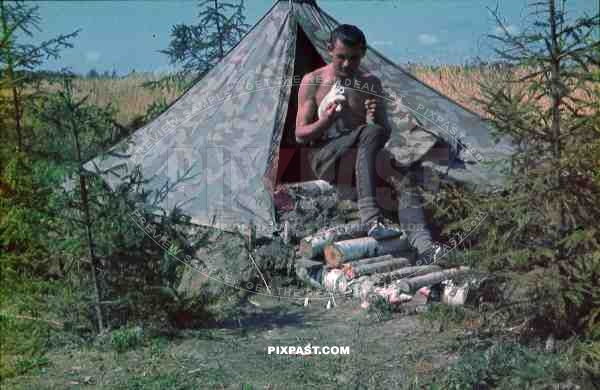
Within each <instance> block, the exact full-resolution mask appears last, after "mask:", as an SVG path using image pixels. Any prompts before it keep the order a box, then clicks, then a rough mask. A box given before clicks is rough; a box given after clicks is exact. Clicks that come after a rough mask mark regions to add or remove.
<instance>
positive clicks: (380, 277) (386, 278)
mask: <svg viewBox="0 0 600 390" xmlns="http://www.w3.org/2000/svg"><path fill="white" fill-rule="evenodd" d="M441 269H442V268H441V267H440V266H439V265H417V266H413V267H404V268H400V269H397V270H394V271H391V272H385V273H381V274H377V275H373V276H372V277H371V278H372V280H373V283H375V284H382V283H390V282H393V281H398V280H400V279H404V278H407V277H413V276H417V275H424V274H429V273H431V272H437V271H440V270H441Z"/></svg>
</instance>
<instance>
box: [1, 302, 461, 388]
mask: <svg viewBox="0 0 600 390" xmlns="http://www.w3.org/2000/svg"><path fill="white" fill-rule="evenodd" d="M250 300H251V301H252V304H250V303H248V304H246V305H245V306H244V308H243V311H242V312H243V314H242V315H240V316H239V317H238V318H233V319H228V320H225V321H222V322H220V323H215V324H213V326H211V327H210V328H206V329H196V330H189V331H183V332H181V333H180V334H179V335H178V336H177V337H175V338H171V339H167V338H161V337H154V338H147V339H146V340H145V342H144V343H143V345H140V346H139V347H137V348H135V349H133V350H129V351H127V352H124V353H117V352H115V351H114V350H111V349H110V348H105V347H102V346H101V345H100V346H99V345H90V346H87V347H84V348H82V347H81V346H73V348H72V349H71V348H61V349H57V350H53V351H51V352H50V353H48V354H47V355H46V356H47V357H48V359H49V364H48V365H46V366H45V367H43V368H41V369H39V370H37V371H36V370H34V371H32V372H30V373H29V374H28V375H26V376H20V377H18V378H14V379H13V380H12V381H7V382H5V386H7V387H6V388H14V389H31V388H36V389H50V388H52V389H54V388H80V387H81V388H83V387H85V388H106V389H108V388H110V389H115V388H116V389H204V388H206V389H240V388H242V389H315V388H318V389H340V388H352V389H391V388H398V389H402V388H410V386H415V385H417V386H418V385H419V383H422V381H423V380H424V379H425V378H427V377H428V376H430V375H431V374H432V371H433V370H434V369H435V368H439V367H442V366H444V365H447V364H449V363H450V362H451V361H452V360H453V359H455V358H456V356H455V355H454V354H453V353H449V352H447V351H448V349H449V348H450V347H451V342H452V340H453V339H454V340H455V339H456V336H458V335H459V331H458V330H444V331H443V332H440V329H439V328H438V327H437V326H433V325H432V324H431V323H427V322H424V321H422V320H420V317H419V316H418V315H415V314H414V310H407V312H408V313H391V314H389V315H388V317H386V318H385V319H383V318H382V316H380V315H379V314H378V313H377V312H376V311H371V312H369V311H368V310H364V309H361V308H360V307H359V305H358V303H357V302H356V301H352V300H347V301H340V300H339V299H338V301H337V303H338V305H337V306H336V307H334V308H331V309H329V310H327V309H326V307H325V305H326V304H325V301H313V302H311V303H310V304H309V306H308V307H304V306H303V302H302V301H291V300H289V299H281V300H277V299H273V298H271V297H266V296H254V297H252V298H251V299H250ZM390 316H391V317H390ZM308 344H310V345H311V346H348V347H350V353H349V354H348V355H314V354H313V355H305V356H300V355H298V356H292V355H277V354H268V353H267V348H268V347H269V346H302V347H304V346H307V345H308ZM413 388H414V387H413Z"/></svg>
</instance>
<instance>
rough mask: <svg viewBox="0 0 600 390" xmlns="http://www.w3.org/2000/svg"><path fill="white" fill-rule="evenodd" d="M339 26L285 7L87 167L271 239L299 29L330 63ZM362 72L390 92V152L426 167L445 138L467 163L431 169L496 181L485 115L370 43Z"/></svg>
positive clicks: (206, 218) (305, 7) (200, 219)
mask: <svg viewBox="0 0 600 390" xmlns="http://www.w3.org/2000/svg"><path fill="white" fill-rule="evenodd" d="M336 25H338V23H337V22H336V21H335V20H334V19H333V18H331V17H330V16H328V15H326V14H325V13H324V12H323V11H322V10H321V9H320V8H318V7H317V6H316V4H315V3H314V2H313V1H306V0H304V1H301V0H294V1H292V2H290V1H289V0H281V1H277V2H276V3H275V4H274V5H273V7H272V8H271V9H270V11H269V12H268V13H267V14H266V15H265V16H263V18H262V19H261V20H259V22H258V23H257V24H256V25H254V26H253V27H252V29H251V30H250V31H249V33H248V34H247V35H246V36H245V37H244V38H243V39H242V40H241V41H240V42H239V44H238V45H237V46H236V47H234V48H233V49H232V50H231V51H230V52H229V53H228V54H227V55H226V57H225V58H224V59H223V60H221V62H220V63H219V64H218V65H217V66H215V67H214V68H213V69H212V70H211V71H210V72H209V73H208V74H207V75H206V76H205V77H204V78H203V79H202V80H201V81H200V82H198V83H197V84H196V85H194V86H193V87H192V88H191V89H190V90H188V91H187V92H186V93H185V94H184V95H183V96H181V97H180V98H179V99H178V100H177V101H176V102H175V103H174V104H172V105H171V106H170V107H169V108H168V109H167V110H166V111H165V112H164V113H162V114H161V115H160V116H159V117H158V118H156V119H155V120H154V121H152V122H151V123H149V124H148V125H146V126H145V127H143V128H141V129H139V130H137V131H136V132H135V133H134V134H133V135H131V136H130V137H129V138H128V139H126V140H123V141H122V142H120V143H119V144H117V145H116V146H114V147H113V148H112V149H111V150H110V151H109V152H108V153H106V154H105V155H102V156H98V157H96V158H94V159H93V160H91V161H89V162H88V163H86V165H85V168H86V169H88V170H90V171H93V172H97V173H100V174H102V175H103V177H104V178H105V179H106V181H107V183H108V184H109V185H110V186H111V187H112V188H115V187H116V186H117V185H118V184H119V183H120V182H121V180H122V177H123V176H124V175H127V174H129V173H131V172H132V170H133V168H134V167H135V166H136V165H138V166H139V167H140V169H141V172H142V174H143V177H144V178H145V179H149V180H148V182H147V184H145V187H144V189H145V190H146V191H151V190H157V189H159V188H163V187H164V186H165V185H167V186H174V187H173V188H172V189H171V191H170V192H169V195H168V196H167V198H166V200H165V201H164V202H163V203H162V204H161V205H160V206H161V207H162V208H164V209H166V210H172V209H173V208H175V207H177V208H179V209H180V210H181V211H182V212H183V213H185V214H187V215H189V216H191V217H192V221H193V222H195V223H197V224H202V225H211V226H215V227H219V228H221V229H224V230H234V229H235V228H236V227H239V226H243V225H244V224H247V223H253V224H255V225H256V228H257V234H258V235H266V236H270V235H271V234H272V233H273V232H275V231H276V230H277V226H276V216H275V209H274V203H273V200H272V197H271V195H270V193H272V191H273V189H274V188H275V185H276V184H277V183H274V181H275V180H274V177H276V176H275V175H276V172H277V164H278V152H279V145H280V142H281V137H282V132H283V127H284V123H285V118H286V114H287V107H288V101H289V97H290V93H291V83H292V82H294V83H298V82H299V80H293V70H294V68H293V66H294V52H295V45H296V36H297V29H298V28H302V29H303V30H304V32H305V33H306V35H307V36H308V38H309V40H310V41H311V43H312V44H313V45H314V46H315V48H316V49H317V51H318V52H319V54H320V55H321V56H322V57H323V58H324V59H325V60H326V61H328V60H329V58H328V53H327V50H326V41H327V40H328V39H329V34H330V31H331V30H332V29H333V28H335V26H336ZM363 67H364V69H365V70H368V71H371V72H372V73H374V74H375V75H376V76H378V77H379V78H380V79H381V81H382V84H383V86H384V89H385V91H386V101H387V109H388V115H389V119H390V122H391V126H392V137H391V139H390V141H389V143H388V145H387V148H388V149H389V150H390V151H391V152H392V153H393V154H394V156H395V157H396V158H397V159H398V160H399V161H400V162H402V163H410V162H414V161H417V160H418V159H420V158H422V157H423V156H424V155H425V154H426V153H427V152H428V151H429V150H430V149H431V148H432V147H433V145H434V144H435V143H436V142H437V141H438V140H441V141H445V143H446V144H447V145H448V147H449V149H450V150H451V152H452V156H453V157H456V161H459V162H460V163H459V164H458V165H456V164H454V165H453V166H452V168H453V169H448V162H447V161H446V162H437V161H433V162H428V163H429V164H430V167H431V168H432V169H434V170H436V171H438V172H441V173H443V174H445V175H448V177H450V178H454V179H456V180H459V181H461V182H466V183H469V182H470V180H471V179H472V181H473V183H471V184H480V183H484V184H489V182H490V181H491V180H490V177H491V176H490V174H488V172H487V171H485V170H483V166H484V165H482V164H480V162H482V161H483V160H493V159H496V158H497V157H499V156H501V155H505V154H506V153H507V152H509V151H510V148H506V149H505V150H502V153H500V152H499V151H500V149H499V148H497V147H496V146H495V145H494V144H493V142H492V140H491V137H490V131H489V129H488V128H487V127H486V126H485V124H484V123H483V121H482V120H481V119H480V118H479V117H478V116H476V115H475V114H473V113H471V112H469V111H467V110H465V109H464V108H462V107H460V106H459V105H458V104H456V103H454V102H452V101H450V100H448V99H447V98H446V97H444V96H442V95H441V94H439V93H438V92H436V91H435V90H433V89H431V88H429V87H428V86H426V85H425V84H423V83H421V82H420V81H418V80H416V79H415V78H413V77H412V76H411V75H409V74H408V73H407V72H405V71H404V70H402V69H401V68H399V67H397V66H396V65H394V64H393V63H391V62H390V61H389V60H387V59H386V58H385V57H383V56H382V55H381V54H379V53H377V52H376V51H375V50H373V49H372V48H370V47H369V49H368V51H367V55H366V57H365V58H364V60H363ZM461 133H462V134H461ZM459 138H460V142H459V141H458V139H459ZM461 145H462V146H461ZM469 150H470V152H469ZM478 156H479V157H478ZM458 168H460V169H458ZM454 171H456V172H457V173H456V174H455V173H454ZM176 183H178V184H177V185H175V184H176Z"/></svg>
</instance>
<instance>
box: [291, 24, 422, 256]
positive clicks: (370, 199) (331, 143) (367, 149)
mask: <svg viewBox="0 0 600 390" xmlns="http://www.w3.org/2000/svg"><path fill="white" fill-rule="evenodd" d="M366 47H367V46H366V39H365V36H364V34H363V33H362V31H360V29H358V28H357V27H355V26H351V25H341V26H339V27H337V28H336V29H335V30H334V31H332V33H331V38H330V42H329V45H328V50H329V54H330V55H331V58H332V62H331V63H330V64H328V65H326V66H324V67H322V68H319V69H316V70H315V71H313V72H311V73H308V74H306V75H305V76H304V78H303V79H302V82H301V85H300V88H299V91H298V115H297V117H296V134H295V135H296V140H297V141H298V142H301V143H304V144H308V145H310V146H311V147H312V148H313V149H312V150H311V151H312V153H311V157H310V159H311V168H312V169H313V171H314V173H315V174H316V175H317V177H319V178H321V179H324V180H326V181H329V182H337V180H336V179H337V177H338V176H337V175H338V173H339V172H336V171H337V170H336V165H340V162H343V161H345V162H350V163H352V165H354V168H355V173H356V181H357V183H356V187H357V188H356V189H357V193H358V208H359V214H360V219H361V223H363V224H366V225H367V226H368V228H369V230H368V235H369V236H370V237H373V238H375V239H378V240H379V239H385V238H390V237H394V236H398V235H400V234H401V233H400V232H401V231H400V230H399V229H396V228H393V227H390V226H386V225H385V224H384V223H383V218H382V214H381V210H380V208H379V205H378V204H377V198H376V195H377V193H376V190H377V179H378V175H381V176H383V177H385V176H386V174H388V173H387V172H386V173H383V172H382V170H385V169H386V168H387V169H388V171H389V168H390V167H391V162H390V160H389V157H386V153H384V151H383V148H384V145H385V143H386V142H387V140H388V139H389V137H390V133H391V127H390V125H389V123H388V122H387V115H386V112H385V108H384V105H383V102H382V101H381V96H382V92H383V91H382V86H381V81H380V80H379V79H378V78H377V77H376V76H374V75H372V74H370V73H364V72H362V71H361V70H360V69H359V67H360V62H361V59H362V57H364V55H365V53H366ZM336 83H337V84H338V85H341V86H342V87H344V91H343V97H340V98H339V99H337V100H334V101H331V102H330V103H329V104H326V103H327V101H325V102H323V100H324V98H326V97H328V98H329V97H331V96H332V95H331V94H333V92H332V91H331V90H332V88H334V87H333V85H334V84H336ZM328 100H329V99H328ZM322 104H323V107H321V105H322ZM325 104H326V105H325ZM319 112H320V113H321V115H319ZM352 153H355V155H354V154H352ZM349 155H350V156H352V157H351V159H348V156H349ZM387 156H389V155H387ZM398 173H400V172H399V171H396V174H398ZM391 174H394V172H392V173H391ZM402 176H403V175H402V174H400V177H402ZM409 196H416V195H414V194H409ZM405 204H406V203H405ZM407 210H408V211H407ZM399 217H400V222H401V223H411V224H415V226H424V217H423V211H422V209H421V208H420V207H419V206H418V200H416V199H415V200H414V201H413V203H412V205H409V207H408V208H406V207H405V208H403V210H399ZM403 219H404V220H403ZM407 233H408V236H409V241H410V243H411V245H412V246H413V247H414V248H416V249H417V253H418V257H417V259H418V262H419V263H421V264H423V263H430V262H432V261H433V260H432V259H433V254H432V253H433V246H432V240H431V235H430V233H429V231H427V230H421V231H409V232H407Z"/></svg>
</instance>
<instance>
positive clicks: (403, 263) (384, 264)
mask: <svg viewBox="0 0 600 390" xmlns="http://www.w3.org/2000/svg"><path fill="white" fill-rule="evenodd" d="M388 256H389V255H388ZM381 257H383V256H381ZM390 257H391V256H390ZM366 260H370V259H366ZM351 264H352V265H351ZM409 265H410V260H409V259H406V258H403V257H391V258H390V259H387V260H383V261H379V262H370V263H367V264H361V262H360V261H358V262H352V263H347V264H344V265H343V269H344V272H345V274H346V276H347V277H348V278H349V279H354V278H357V277H360V276H363V275H372V274H375V273H381V272H390V271H394V270H397V269H398V268H402V267H408V266H409Z"/></svg>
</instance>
